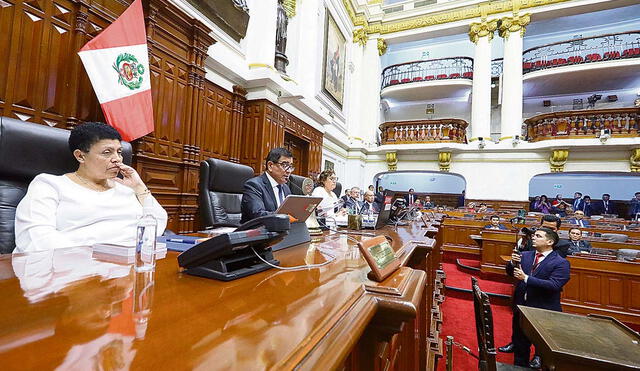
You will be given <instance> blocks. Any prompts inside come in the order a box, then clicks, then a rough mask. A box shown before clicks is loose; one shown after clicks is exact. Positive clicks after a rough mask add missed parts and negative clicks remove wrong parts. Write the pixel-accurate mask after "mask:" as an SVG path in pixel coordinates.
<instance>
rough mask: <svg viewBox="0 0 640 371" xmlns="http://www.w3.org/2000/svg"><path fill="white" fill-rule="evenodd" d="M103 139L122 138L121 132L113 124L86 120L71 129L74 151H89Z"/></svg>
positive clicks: (71, 142) (71, 147)
mask: <svg viewBox="0 0 640 371" xmlns="http://www.w3.org/2000/svg"><path fill="white" fill-rule="evenodd" d="M103 139H115V140H120V141H121V140H122V137H121V136H120V133H118V131H117V130H116V129H114V128H113V127H112V126H109V125H107V124H105V123H103V122H85V123H84V124H80V125H78V126H76V127H75V128H73V130H71V134H70V135H69V149H70V150H71V152H72V153H73V151H75V150H76V149H79V150H81V151H82V152H89V150H90V149H91V146H93V145H94V144H96V143H98V142H99V141H101V140H103Z"/></svg>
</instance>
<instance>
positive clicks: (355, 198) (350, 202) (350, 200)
mask: <svg viewBox="0 0 640 371" xmlns="http://www.w3.org/2000/svg"><path fill="white" fill-rule="evenodd" d="M359 198H360V188H358V187H352V188H351V190H350V191H349V192H348V193H347V199H346V201H345V203H344V207H345V208H347V210H351V211H352V212H353V213H355V214H359V213H360V207H361V203H360V200H359Z"/></svg>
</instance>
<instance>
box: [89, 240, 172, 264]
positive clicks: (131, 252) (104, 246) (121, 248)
mask: <svg viewBox="0 0 640 371" xmlns="http://www.w3.org/2000/svg"><path fill="white" fill-rule="evenodd" d="M160 238H161V237H158V242H156V260H157V259H163V258H165V257H166V256H167V244H166V243H165V242H163V241H160ZM93 257H94V258H96V259H99V260H102V261H107V262H111V263H120V264H128V263H133V262H135V260H136V247H135V246H126V245H116V244H110V243H98V244H95V245H93Z"/></svg>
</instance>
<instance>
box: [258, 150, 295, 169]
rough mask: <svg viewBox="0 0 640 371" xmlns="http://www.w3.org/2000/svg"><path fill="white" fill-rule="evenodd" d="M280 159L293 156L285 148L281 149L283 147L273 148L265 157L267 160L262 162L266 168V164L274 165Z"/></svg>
mask: <svg viewBox="0 0 640 371" xmlns="http://www.w3.org/2000/svg"><path fill="white" fill-rule="evenodd" d="M280 157H293V155H292V154H291V152H289V150H288V149H286V148H283V147H278V148H274V149H272V150H271V151H269V154H268V155H267V159H266V160H265V162H264V166H267V164H269V161H271V162H273V163H274V164H275V163H277V162H278V161H280Z"/></svg>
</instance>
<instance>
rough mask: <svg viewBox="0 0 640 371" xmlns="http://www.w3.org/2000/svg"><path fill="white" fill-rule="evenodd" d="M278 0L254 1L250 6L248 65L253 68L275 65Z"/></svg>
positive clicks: (247, 48)
mask: <svg viewBox="0 0 640 371" xmlns="http://www.w3.org/2000/svg"><path fill="white" fill-rule="evenodd" d="M277 5H278V0H252V1H250V2H248V6H249V17H250V18H249V25H248V27H247V36H246V38H245V39H246V43H247V44H246V45H247V47H246V51H247V63H249V65H250V66H251V67H264V66H271V67H273V64H274V57H275V52H276V28H277V18H278V17H277V11H278V10H277V8H278V6H277Z"/></svg>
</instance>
